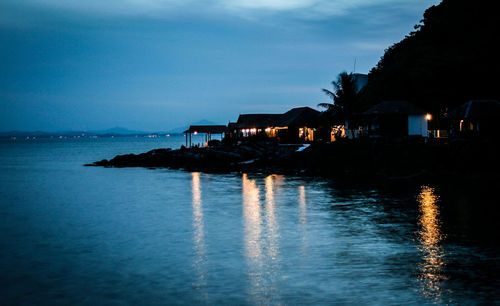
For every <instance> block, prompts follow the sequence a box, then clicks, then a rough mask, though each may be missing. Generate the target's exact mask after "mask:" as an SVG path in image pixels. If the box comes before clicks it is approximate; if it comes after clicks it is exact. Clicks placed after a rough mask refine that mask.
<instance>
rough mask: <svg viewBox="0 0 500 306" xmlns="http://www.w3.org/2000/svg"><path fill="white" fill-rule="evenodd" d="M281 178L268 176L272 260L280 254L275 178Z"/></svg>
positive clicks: (268, 217) (267, 216)
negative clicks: (275, 202)
mask: <svg viewBox="0 0 500 306" xmlns="http://www.w3.org/2000/svg"><path fill="white" fill-rule="evenodd" d="M275 179H278V180H279V179H281V177H279V176H276V175H269V176H268V177H266V225H267V227H266V228H267V232H268V243H269V247H268V251H269V254H268V255H269V257H270V259H271V260H275V259H276V257H277V256H278V252H279V250H278V223H277V222H276V214H275V211H274V210H275V204H274V180H275Z"/></svg>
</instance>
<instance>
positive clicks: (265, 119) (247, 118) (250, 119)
mask: <svg viewBox="0 0 500 306" xmlns="http://www.w3.org/2000/svg"><path fill="white" fill-rule="evenodd" d="M280 119H281V114H244V115H240V116H239V117H238V121H237V122H236V124H237V126H238V127H256V128H257V127H268V126H277V124H278V123H279V122H280Z"/></svg>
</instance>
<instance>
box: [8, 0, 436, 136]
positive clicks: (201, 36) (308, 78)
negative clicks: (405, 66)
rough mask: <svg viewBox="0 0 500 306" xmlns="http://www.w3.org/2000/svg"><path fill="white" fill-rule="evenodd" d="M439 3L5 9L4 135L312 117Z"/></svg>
mask: <svg viewBox="0 0 500 306" xmlns="http://www.w3.org/2000/svg"><path fill="white" fill-rule="evenodd" d="M438 3H439V1H438V0H204V1H202V0H86V1H74V0H1V1H0V71H1V72H0V131H10V130H24V131H28V130H29V131H35V130H39V131H49V132H51V131H69V130H99V129H108V128H112V127H116V126H120V127H125V128H129V129H134V130H143V131H166V130H169V129H173V128H176V127H180V126H185V125H188V124H189V123H193V122H196V121H200V120H209V121H212V122H214V123H218V124H227V123H228V122H229V121H236V119H237V118H238V115H239V114H244V113H282V112H285V111H287V110H288V109H290V108H292V107H298V106H310V107H313V108H317V107H316V106H317V104H318V103H322V102H329V100H328V97H327V96H325V95H324V94H323V93H322V91H321V89H322V88H331V81H332V80H334V79H335V78H336V76H337V75H338V74H339V73H340V72H342V71H347V72H353V71H355V72H358V73H368V72H369V70H370V69H371V68H372V67H374V66H375V65H376V64H377V62H378V61H379V59H380V57H381V56H382V55H383V53H384V50H385V49H386V48H387V47H389V46H390V45H392V44H394V43H396V42H398V41H400V40H401V39H403V38H404V37H405V35H407V34H408V33H409V32H410V31H413V26H414V25H415V24H418V23H419V21H420V20H421V19H422V15H423V12H424V11H425V9H426V8H428V7H430V6H431V5H434V4H438ZM354 63H356V65H354ZM354 66H355V67H354ZM354 69H355V70H354Z"/></svg>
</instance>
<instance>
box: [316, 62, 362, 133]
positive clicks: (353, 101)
mask: <svg viewBox="0 0 500 306" xmlns="http://www.w3.org/2000/svg"><path fill="white" fill-rule="evenodd" d="M332 85H333V91H330V90H328V89H324V88H323V92H324V93H325V94H326V95H327V96H329V97H330V98H331V99H332V100H333V103H320V104H318V106H319V107H323V108H326V111H325V113H326V115H327V117H328V118H329V119H330V120H331V123H332V124H346V123H347V125H348V126H349V127H350V128H351V130H352V129H353V127H354V126H353V125H352V124H348V122H349V120H350V119H351V118H352V114H353V112H354V110H355V108H356V106H357V104H358V103H357V102H358V91H357V88H356V78H355V76H354V75H353V74H352V73H347V72H345V71H344V72H342V73H340V74H339V75H338V77H337V80H336V81H333V82H332Z"/></svg>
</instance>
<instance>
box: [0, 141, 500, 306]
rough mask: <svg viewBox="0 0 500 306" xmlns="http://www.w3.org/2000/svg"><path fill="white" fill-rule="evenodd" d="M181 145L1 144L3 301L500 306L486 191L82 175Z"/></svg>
mask: <svg viewBox="0 0 500 306" xmlns="http://www.w3.org/2000/svg"><path fill="white" fill-rule="evenodd" d="M183 141H184V139H183V138H182V137H170V138H157V139H147V138H114V139H110V138H108V139H78V140H73V139H66V140H64V139H63V140H59V139H57V140H40V139H37V140H29V141H28V140H17V141H11V140H8V141H7V140H4V141H1V142H0V218H1V219H0V221H1V222H0V233H1V237H0V249H1V252H0V282H1V283H0V298H1V300H0V304H4V305H5V304H28V305H32V304H55V303H58V304H86V305H93V304H99V305H112V304H145V305H148V304H194V303H202V304H219V303H231V304H303V303H314V304H422V303H443V304H444V303H447V304H475V303H486V304H492V303H498V299H497V297H498V296H499V292H500V290H499V289H498V288H499V286H498V285H499V283H498V272H499V268H498V259H499V256H498V255H499V254H500V252H499V248H498V244H497V240H496V239H497V238H498V233H497V231H496V228H497V227H496V226H495V220H496V219H495V218H496V216H495V215H494V214H492V210H491V209H490V208H491V207H492V206H495V205H497V204H498V200H497V199H496V198H494V199H492V200H488V199H489V197H487V196H485V195H484V192H477V191H474V190H458V192H457V190H455V189H452V190H450V189H449V188H447V187H443V186H434V185H432V184H424V185H419V186H398V187H397V188H391V189H387V190H371V189H369V188H366V187H363V188H354V187H347V186H342V185H340V184H339V183H335V182H329V181H325V180H319V179H300V178H295V177H286V176H280V175H271V176H265V175H251V174H248V175H247V174H231V175H208V174H203V173H188V172H183V171H171V170H165V169H142V168H130V169H113V168H110V169H105V168H94V167H83V166H82V165H83V164H84V163H88V162H93V161H96V160H100V159H103V158H110V157H112V156H114V155H115V154H123V153H129V152H134V153H140V152H144V151H147V150H149V149H153V148H159V147H179V146H180V145H181V144H182V143H183ZM497 194H498V192H497Z"/></svg>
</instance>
